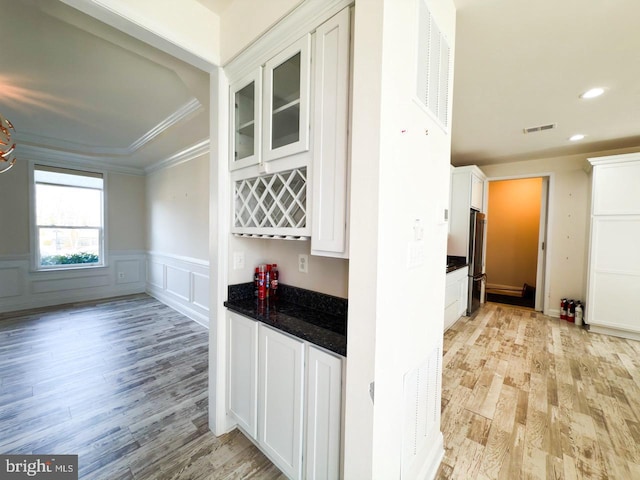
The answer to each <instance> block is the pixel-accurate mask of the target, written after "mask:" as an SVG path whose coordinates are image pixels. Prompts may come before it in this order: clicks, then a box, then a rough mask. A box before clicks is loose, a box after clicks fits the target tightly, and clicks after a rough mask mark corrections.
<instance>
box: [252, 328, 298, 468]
mask: <svg viewBox="0 0 640 480" xmlns="http://www.w3.org/2000/svg"><path fill="white" fill-rule="evenodd" d="M258 330H259V331H258V338H259V347H258V356H259V372H260V373H259V388H258V421H259V426H258V443H259V444H260V446H261V447H262V448H263V450H264V452H265V453H266V454H267V455H268V456H269V458H271V459H272V460H273V462H274V463H275V464H276V465H277V466H278V468H280V469H281V470H282V471H283V472H284V474H285V475H287V476H288V477H290V478H302V426H303V424H302V402H303V396H302V395H303V381H304V343H303V342H302V341H299V340H295V339H294V338H292V337H289V336H287V335H284V334H282V333H280V332H277V331H276V330H273V329H272V328H269V327H267V326H265V325H263V324H260V326H259V329H258Z"/></svg>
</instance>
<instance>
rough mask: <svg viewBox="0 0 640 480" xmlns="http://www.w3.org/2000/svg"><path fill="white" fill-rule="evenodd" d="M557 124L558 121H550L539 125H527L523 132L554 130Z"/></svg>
mask: <svg viewBox="0 0 640 480" xmlns="http://www.w3.org/2000/svg"><path fill="white" fill-rule="evenodd" d="M557 126H558V124H557V123H549V124H547V125H538V126H537V127H527V128H523V129H522V133H525V134H526V133H535V132H544V131H545V130H553V129H554V128H556V127H557Z"/></svg>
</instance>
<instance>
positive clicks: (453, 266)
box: [447, 263, 469, 273]
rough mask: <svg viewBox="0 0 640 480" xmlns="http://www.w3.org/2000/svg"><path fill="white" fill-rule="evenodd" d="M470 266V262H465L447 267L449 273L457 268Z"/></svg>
mask: <svg viewBox="0 0 640 480" xmlns="http://www.w3.org/2000/svg"><path fill="white" fill-rule="evenodd" d="M468 266H469V264H468V263H465V264H464V265H452V266H451V267H447V273H451V272H455V271H456V270H460V269H461V268H464V267H468Z"/></svg>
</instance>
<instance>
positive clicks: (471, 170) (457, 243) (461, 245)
mask: <svg viewBox="0 0 640 480" xmlns="http://www.w3.org/2000/svg"><path fill="white" fill-rule="evenodd" d="M486 179H487V177H486V176H485V174H484V173H483V172H482V170H480V169H479V168H478V167H476V166H475V165H470V166H466V167H457V168H454V169H453V170H452V172H451V210H450V211H449V238H448V247H447V253H448V254H449V255H457V256H460V257H467V255H468V254H469V221H470V218H471V209H472V208H473V209H475V210H478V211H480V212H483V213H484V212H485V206H484V184H485V181H486Z"/></svg>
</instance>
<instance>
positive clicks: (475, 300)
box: [467, 209, 486, 315]
mask: <svg viewBox="0 0 640 480" xmlns="http://www.w3.org/2000/svg"><path fill="white" fill-rule="evenodd" d="M485 223H486V222H485V216H484V213H480V212H479V211H477V210H474V209H471V219H470V225H469V300H468V301H467V315H471V314H472V313H473V312H475V311H476V310H477V309H478V308H480V296H481V294H482V282H483V280H484V273H483V272H482V267H483V265H484V261H483V257H482V256H483V252H484V226H485Z"/></svg>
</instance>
